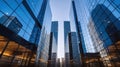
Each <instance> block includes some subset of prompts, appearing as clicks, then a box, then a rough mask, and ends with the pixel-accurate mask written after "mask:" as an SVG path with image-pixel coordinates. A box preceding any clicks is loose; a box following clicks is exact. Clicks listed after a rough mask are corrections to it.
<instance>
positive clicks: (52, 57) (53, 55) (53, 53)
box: [48, 21, 58, 67]
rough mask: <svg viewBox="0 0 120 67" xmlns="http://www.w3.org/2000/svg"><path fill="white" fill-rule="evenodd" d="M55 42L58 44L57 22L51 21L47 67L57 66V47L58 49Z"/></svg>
mask: <svg viewBox="0 0 120 67" xmlns="http://www.w3.org/2000/svg"><path fill="white" fill-rule="evenodd" d="M57 42H58V21H52V25H51V37H50V46H49V60H48V62H49V65H48V67H56V65H57V47H58V45H57Z"/></svg>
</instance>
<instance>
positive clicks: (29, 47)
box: [0, 0, 52, 67]
mask: <svg viewBox="0 0 120 67" xmlns="http://www.w3.org/2000/svg"><path fill="white" fill-rule="evenodd" d="M51 18H52V15H51V9H50V5H49V0H0V47H1V48H0V61H1V63H0V66H3V67H8V66H7V64H5V63H8V65H11V66H12V67H13V66H21V67H22V66H27V67H30V66H31V67H33V66H34V64H35V61H37V60H39V58H42V59H44V60H47V59H48V58H47V57H48V55H47V54H48V45H49V32H50V30H49V29H50V28H51V27H50V26H51V25H50V23H51ZM43 33H44V35H43ZM41 35H42V37H41ZM42 41H44V42H43V44H42V47H41V45H40V44H41V43H42ZM37 48H38V50H39V49H41V51H39V52H37V54H38V56H39V58H36V51H37ZM40 53H41V54H40ZM35 58H36V59H35ZM8 59H9V60H8ZM45 63H46V62H45Z"/></svg>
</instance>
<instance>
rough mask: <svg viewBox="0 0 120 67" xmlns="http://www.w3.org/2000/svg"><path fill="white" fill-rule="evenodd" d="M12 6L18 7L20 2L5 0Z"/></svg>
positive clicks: (12, 7) (13, 7)
mask: <svg viewBox="0 0 120 67" xmlns="http://www.w3.org/2000/svg"><path fill="white" fill-rule="evenodd" d="M4 2H6V3H7V4H8V6H10V8H11V9H13V10H14V9H16V8H17V7H18V3H17V1H16V0H4Z"/></svg>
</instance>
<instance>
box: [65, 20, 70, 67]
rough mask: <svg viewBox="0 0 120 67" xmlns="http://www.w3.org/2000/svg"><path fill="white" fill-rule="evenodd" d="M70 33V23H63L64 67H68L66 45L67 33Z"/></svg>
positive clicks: (67, 47) (67, 48) (67, 46)
mask: <svg viewBox="0 0 120 67" xmlns="http://www.w3.org/2000/svg"><path fill="white" fill-rule="evenodd" d="M70 31H71V28H70V21H64V48H65V67H69V45H68V43H67V41H68V39H67V36H68V33H69V32H70Z"/></svg>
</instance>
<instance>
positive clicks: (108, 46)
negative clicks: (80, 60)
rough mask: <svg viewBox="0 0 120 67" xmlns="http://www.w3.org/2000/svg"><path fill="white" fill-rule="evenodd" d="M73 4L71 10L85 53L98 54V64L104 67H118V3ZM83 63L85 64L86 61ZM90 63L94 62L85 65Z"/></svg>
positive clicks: (84, 1) (85, 1) (82, 1)
mask: <svg viewBox="0 0 120 67" xmlns="http://www.w3.org/2000/svg"><path fill="white" fill-rule="evenodd" d="M73 2H74V4H75V7H73V8H76V14H77V17H78V21H79V22H80V24H81V30H82V34H83V38H84V41H85V44H84V45H85V48H86V53H89V54H94V53H95V54H97V53H96V52H99V54H100V56H101V58H100V59H101V60H100V62H102V63H103V64H104V66H105V67H107V66H113V67H114V66H116V67H117V66H119V61H120V60H116V59H118V56H119V54H118V51H119V39H120V37H119V26H118V25H120V24H119V17H120V15H119V14H120V13H119V10H120V8H119V5H120V1H118V0H73ZM83 6H84V7H83ZM73 16H74V15H73ZM72 20H74V19H72ZM87 26H88V27H87ZM116 49H117V50H116ZM114 51H115V52H114ZM115 54H117V55H115ZM86 55H88V54H86ZM89 56H90V55H89ZM115 57H116V59H115ZM90 60H91V59H90ZM87 61H88V60H87ZM84 62H85V63H86V61H84ZM91 63H95V62H92V61H91V62H89V63H86V65H89V64H91ZM91 65H92V64H91ZM95 65H96V64H95Z"/></svg>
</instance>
